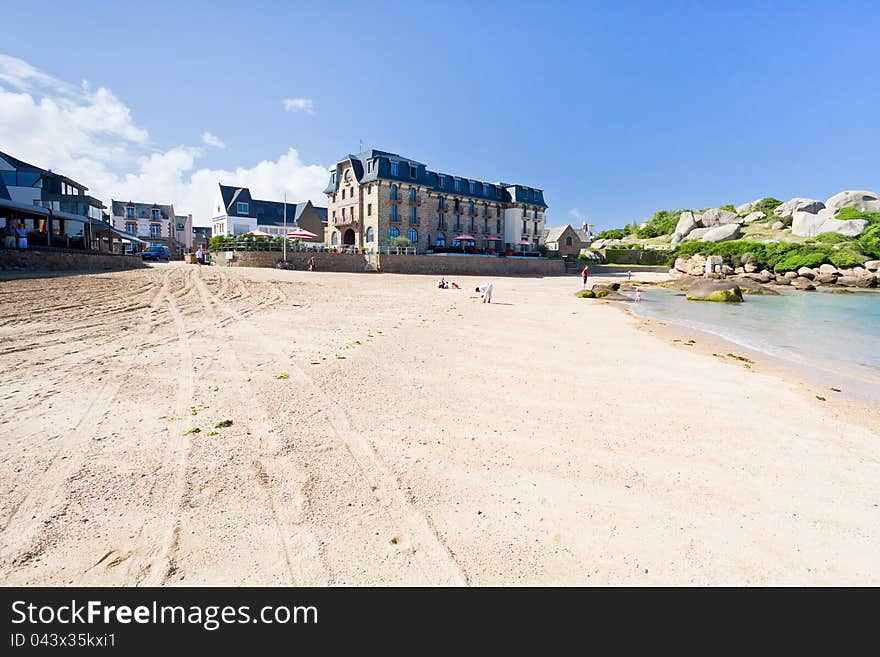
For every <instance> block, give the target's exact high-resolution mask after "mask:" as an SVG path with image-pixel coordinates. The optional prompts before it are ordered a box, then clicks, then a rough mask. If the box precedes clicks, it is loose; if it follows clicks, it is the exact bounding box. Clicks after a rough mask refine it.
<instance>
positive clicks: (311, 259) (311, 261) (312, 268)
mask: <svg viewBox="0 0 880 657" xmlns="http://www.w3.org/2000/svg"><path fill="white" fill-rule="evenodd" d="M309 271H315V256H309Z"/></svg>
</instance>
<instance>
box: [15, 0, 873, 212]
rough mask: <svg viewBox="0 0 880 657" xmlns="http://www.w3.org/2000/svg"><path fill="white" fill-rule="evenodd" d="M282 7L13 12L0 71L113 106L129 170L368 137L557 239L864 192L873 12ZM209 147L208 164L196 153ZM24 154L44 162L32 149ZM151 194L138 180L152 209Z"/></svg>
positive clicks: (840, 8) (746, 6)
mask: <svg viewBox="0 0 880 657" xmlns="http://www.w3.org/2000/svg"><path fill="white" fill-rule="evenodd" d="M278 4H280V3H263V2H259V1H251V2H247V3H233V2H212V3H210V4H205V5H203V6H200V4H199V3H188V2H182V1H178V2H174V3H164V2H159V1H153V2H149V3H141V4H139V5H138V6H134V5H129V3H109V2H100V3H98V2H88V1H80V2H76V3H64V4H59V5H55V4H53V5H52V6H51V7H50V8H47V9H46V11H41V12H39V13H38V14H37V13H35V12H34V10H33V8H32V7H31V6H30V5H28V4H27V3H21V2H18V3H11V4H9V5H8V6H6V7H4V10H3V14H4V22H5V23H6V25H7V26H9V25H20V26H21V27H22V29H11V30H10V29H4V36H3V42H2V45H0V52H2V53H3V54H5V55H9V56H11V57H14V58H18V59H21V60H23V61H25V62H27V63H28V64H29V65H31V66H33V67H34V68H35V69H38V70H39V71H42V72H45V73H46V74H48V75H50V76H52V77H53V78H55V79H57V80H62V81H65V82H68V83H71V84H73V85H78V84H79V82H80V80H82V79H87V80H88V81H89V85H90V88H92V89H94V88H96V87H103V88H106V89H108V90H109V91H111V92H112V94H113V96H114V98H115V99H117V100H118V103H119V104H120V105H121V106H124V107H125V108H127V109H128V110H129V111H130V122H131V123H132V125H134V126H137V128H138V129H143V130H144V131H146V132H148V134H149V138H148V140H147V141H146V142H140V143H136V144H134V147H135V148H139V149H141V151H142V152H140V154H139V156H140V157H143V156H144V154H145V153H146V154H149V153H156V154H162V153H165V152H167V151H169V150H171V149H174V148H176V147H181V146H187V147H188V148H190V152H192V153H194V155H193V157H194V162H193V163H192V169H186V164H184V165H181V166H182V167H183V171H182V172H181V173H180V176H181V177H182V183H181V185H186V184H189V185H192V184H195V182H196V179H195V178H193V179H190V176H191V174H192V172H193V170H195V169H198V168H203V169H208V170H210V171H211V172H212V173H213V172H215V171H226V172H234V171H235V170H236V169H249V168H253V167H255V166H256V165H257V164H258V163H259V162H261V161H268V162H275V161H276V160H278V158H279V157H281V156H283V155H284V154H285V153H287V152H288V149H290V148H295V149H296V151H297V153H298V157H299V159H300V160H301V163H302V165H303V167H308V165H320V166H321V167H322V168H323V167H327V166H329V165H331V164H332V163H334V162H335V161H336V160H337V159H339V158H340V157H341V156H343V155H345V154H346V153H348V152H355V151H356V150H357V149H358V143H359V141H360V140H363V142H364V144H365V146H372V147H376V148H382V149H386V150H391V151H394V152H397V153H400V154H403V155H407V156H410V157H413V158H415V159H418V160H420V161H422V162H425V163H426V164H428V166H429V168H433V169H439V170H442V171H446V172H451V173H455V174H460V175H463V176H469V177H473V178H481V179H488V180H498V179H503V180H505V181H509V182H522V183H524V184H529V185H534V186H537V187H541V188H543V189H544V190H545V196H546V198H547V201H548V203H549V204H550V206H551V211H550V217H551V219H550V223H551V224H553V225H559V224H563V223H568V222H576V219H575V215H578V216H583V214H584V213H586V214H587V215H588V216H589V218H590V220H591V222H594V223H595V224H596V225H598V226H599V227H600V228H606V227H610V226H617V225H621V224H623V223H624V222H626V221H628V220H631V219H642V218H645V217H647V216H649V215H650V213H651V212H653V211H654V210H656V209H659V208H670V207H693V208H697V207H707V206H712V205H718V204H723V203H729V202H733V203H737V204H738V203H742V202H745V201H749V200H752V199H754V198H757V197H761V196H765V195H773V196H777V197H779V198H782V199H786V198H790V197H792V196H807V197H814V198H819V199H825V198H827V197H828V196H830V195H832V194H834V193H836V192H838V191H840V190H842V189H874V190H877V188H878V187H880V184H878V183H880V180H878V178H880V160H878V154H880V130H878V123H880V122H878V116H880V84H878V83H880V78H878V71H880V39H878V37H877V35H878V34H880V5H878V4H877V3H876V2H826V3H817V2H737V3H723V2H674V1H673V2H656V3H651V2H614V3H612V2H605V3H552V2H551V3H546V4H540V5H539V4H537V3H535V4H531V3H529V4H525V3H517V2H505V3H500V2H498V3H496V2H485V3H479V4H471V3H456V2H444V3H412V2H409V3H383V2H366V3H364V2H361V3H347V2H341V1H340V2H334V3H309V4H298V3H296V4H295V3H284V6H277V5H278ZM7 82H8V81H7ZM2 84H3V80H2V77H0V86H2ZM6 89H7V91H9V92H12V91H15V92H17V93H24V90H23V89H22V88H21V86H19V87H18V88H17V89H14V88H13V86H12V85H11V84H9V83H7V85H6ZM29 93H32V94H34V96H35V97H36V92H34V91H30V92H29ZM285 98H296V99H308V100H310V101H311V103H312V107H313V109H312V111H311V112H308V111H287V110H285V109H284V107H283V106H282V101H283V99H285ZM84 102H85V101H84ZM89 102H91V101H89ZM2 126H3V124H2V123H0V127H2ZM7 129H10V130H11V128H7ZM205 131H209V132H210V133H212V134H213V135H215V136H216V137H217V138H218V139H219V140H221V141H222V143H223V144H224V145H225V148H217V147H211V146H208V145H205V144H202V143H201V141H200V139H201V135H202V134H203V133H204V132H205ZM90 134H92V135H93V136H94V135H95V130H94V129H91V132H90ZM108 134H111V136H112V133H108ZM106 136H107V135H105V137H106ZM10 138H11V135H3V134H2V132H0V150H5V149H4V143H5V142H7V141H8V140H9V139H10ZM95 138H97V137H95ZM13 141H14V139H13ZM16 145H17V144H16ZM74 147H77V146H75V145H74V146H71V148H74ZM78 147H79V148H82V146H81V145H80V146H78ZM7 148H8V147H7ZM19 148H21V149H24V150H26V151H28V152H26V153H24V154H21V153H16V152H15V151H12V150H11V149H10V151H11V152H12V154H14V155H20V156H22V157H25V159H27V158H30V159H32V160H35V163H37V164H41V163H44V162H43V160H45V159H46V157H43V158H42V159H41V158H40V157H39V156H40V155H41V154H42V153H41V152H40V143H39V142H38V141H31V142H27V143H24V142H23V143H22V145H21V146H19ZM197 148H200V149H201V151H199V152H198V153H197V154H196V149H197ZM47 157H48V156H47ZM59 158H61V160H62V162H61V163H63V162H66V160H63V154H60V155H59V154H52V156H51V158H50V159H53V161H57V160H58V159H59ZM70 161H71V162H73V164H70V165H69V166H74V167H80V166H81V165H80V162H81V161H85V158H84V157H81V158H80V159H76V158H73V159H71V160H70ZM46 165H47V166H49V165H50V164H46ZM101 166H105V167H106V168H108V169H112V168H113V167H114V166H119V167H122V168H123V169H124V167H125V166H130V167H132V166H134V167H136V169H135V170H134V173H135V174H140V173H141V170H140V169H139V168H137V167H141V166H142V163H141V164H138V165H134V164H131V163H129V164H125V163H124V162H122V160H121V159H120V160H119V161H118V162H117V161H116V160H112V161H110V160H108V161H106V162H103V163H102V164H101ZM157 166H158V165H157ZM82 168H83V169H84V173H87V172H89V171H93V170H94V171H96V172H95V173H93V175H94V176H95V177H96V178H100V175H99V173H97V170H95V169H91V168H89V165H82ZM299 170H300V169H298V168H294V169H291V170H287V169H279V170H278V171H279V173H278V175H291V176H294V175H299V173H298V172H299ZM65 173H68V172H67V171H65ZM71 173H73V174H74V177H76V174H77V173H78V172H77V171H74V172H71ZM112 173H113V174H114V175H116V178H114V179H110V178H108V182H107V183H106V184H104V183H101V190H102V191H104V190H105V189H109V190H110V191H108V192H107V193H111V192H112V193H114V194H118V193H125V192H126V191H129V190H131V189H134V190H136V191H138V192H140V193H148V192H143V191H141V190H143V189H144V185H147V184H148V183H147V182H145V180H147V179H146V178H141V186H140V187H138V186H134V185H133V184H131V181H128V182H126V178H125V174H126V173H128V172H127V171H125V170H120V171H112ZM68 175H70V173H69V174H68ZM163 175H164V174H162V175H157V177H156V178H155V179H150V180H151V181H152V182H150V183H149V184H150V185H152V187H151V188H150V189H155V190H156V191H155V194H156V195H159V196H161V195H162V194H163V193H166V192H165V190H162V189H159V188H158V187H159V186H160V185H161V181H162V180H164V179H165V178H163ZM80 177H81V178H82V182H84V183H86V184H90V182H89V180H88V179H87V178H86V177H85V175H80ZM245 177H247V176H245ZM204 178H206V179H207V178H210V175H209V174H206V175H205V176H204ZM306 178H307V179H306ZM306 178H303V180H302V181H301V183H300V184H299V185H287V184H286V182H283V183H282V185H283V186H284V188H285V189H288V188H289V189H290V191H291V193H299V194H304V193H306V190H307V191H308V194H309V195H310V196H312V195H315V194H317V195H318V196H320V189H317V190H315V191H314V192H312V189H313V188H314V187H315V186H316V185H317V184H318V182H316V181H317V180H318V178H320V176H316V175H315V173H314V171H311V172H310V173H309V175H308V176H306ZM225 182H231V183H235V182H237V181H235V180H227V181H225ZM127 184H128V187H126V185H127ZM199 184H204V182H203V181H202V180H201V179H199ZM242 184H244V183H242ZM114 185H116V187H114ZM179 189H181V190H182V189H183V187H180V188H179ZM117 190H118V191H117ZM271 191H272V192H274V191H275V188H274V187H273V189H272V190H271ZM129 193H132V192H129ZM175 193H178V188H177V187H173V186H172V188H170V189H168V190H167V194H169V195H171V194H175ZM179 193H180V194H184V192H183V191H180V192H179ZM210 193H211V194H213V193H214V190H213V189H211V191H210ZM254 193H255V195H257V196H261V195H262V196H270V195H271V193H263V194H261V193H260V191H259V190H256V189H255V190H254ZM188 198H189V197H188ZM193 198H194V197H193ZM143 200H150V199H143ZM171 200H172V201H173V200H174V199H171ZM191 204H192V205H198V202H197V201H195V200H193V201H191ZM199 214H204V213H201V212H200V213H197V215H196V217H195V219H196V223H198V224H206V223H207V220H208V219H209V217H207V216H199Z"/></svg>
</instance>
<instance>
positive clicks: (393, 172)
mask: <svg viewBox="0 0 880 657" xmlns="http://www.w3.org/2000/svg"><path fill="white" fill-rule="evenodd" d="M391 175H392V176H396V175H397V162H392V163H391Z"/></svg>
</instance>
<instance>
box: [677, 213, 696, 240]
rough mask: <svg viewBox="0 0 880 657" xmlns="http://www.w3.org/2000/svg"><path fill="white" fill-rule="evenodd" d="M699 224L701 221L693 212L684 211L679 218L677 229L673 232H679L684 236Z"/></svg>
mask: <svg viewBox="0 0 880 657" xmlns="http://www.w3.org/2000/svg"><path fill="white" fill-rule="evenodd" d="M698 225H699V222H698V221H697V219H696V218H695V217H694V213H693V212H682V213H681V216H679V218H678V223H677V224H675V230H674V231H673V234H675V233H677V234H679V235H681V236H682V237H685V236H686V235H687V234H688V233H689V232H691V231H692V230H693V229H694V228H696V227H697V226H698Z"/></svg>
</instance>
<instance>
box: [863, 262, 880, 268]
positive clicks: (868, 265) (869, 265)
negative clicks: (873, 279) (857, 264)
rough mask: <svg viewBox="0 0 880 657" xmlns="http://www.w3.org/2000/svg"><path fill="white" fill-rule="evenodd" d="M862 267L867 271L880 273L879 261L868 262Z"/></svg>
mask: <svg viewBox="0 0 880 657" xmlns="http://www.w3.org/2000/svg"><path fill="white" fill-rule="evenodd" d="M863 266H864V268H865V269H866V270H868V271H880V260H868V262H866V263H865V264H864V265H863Z"/></svg>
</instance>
